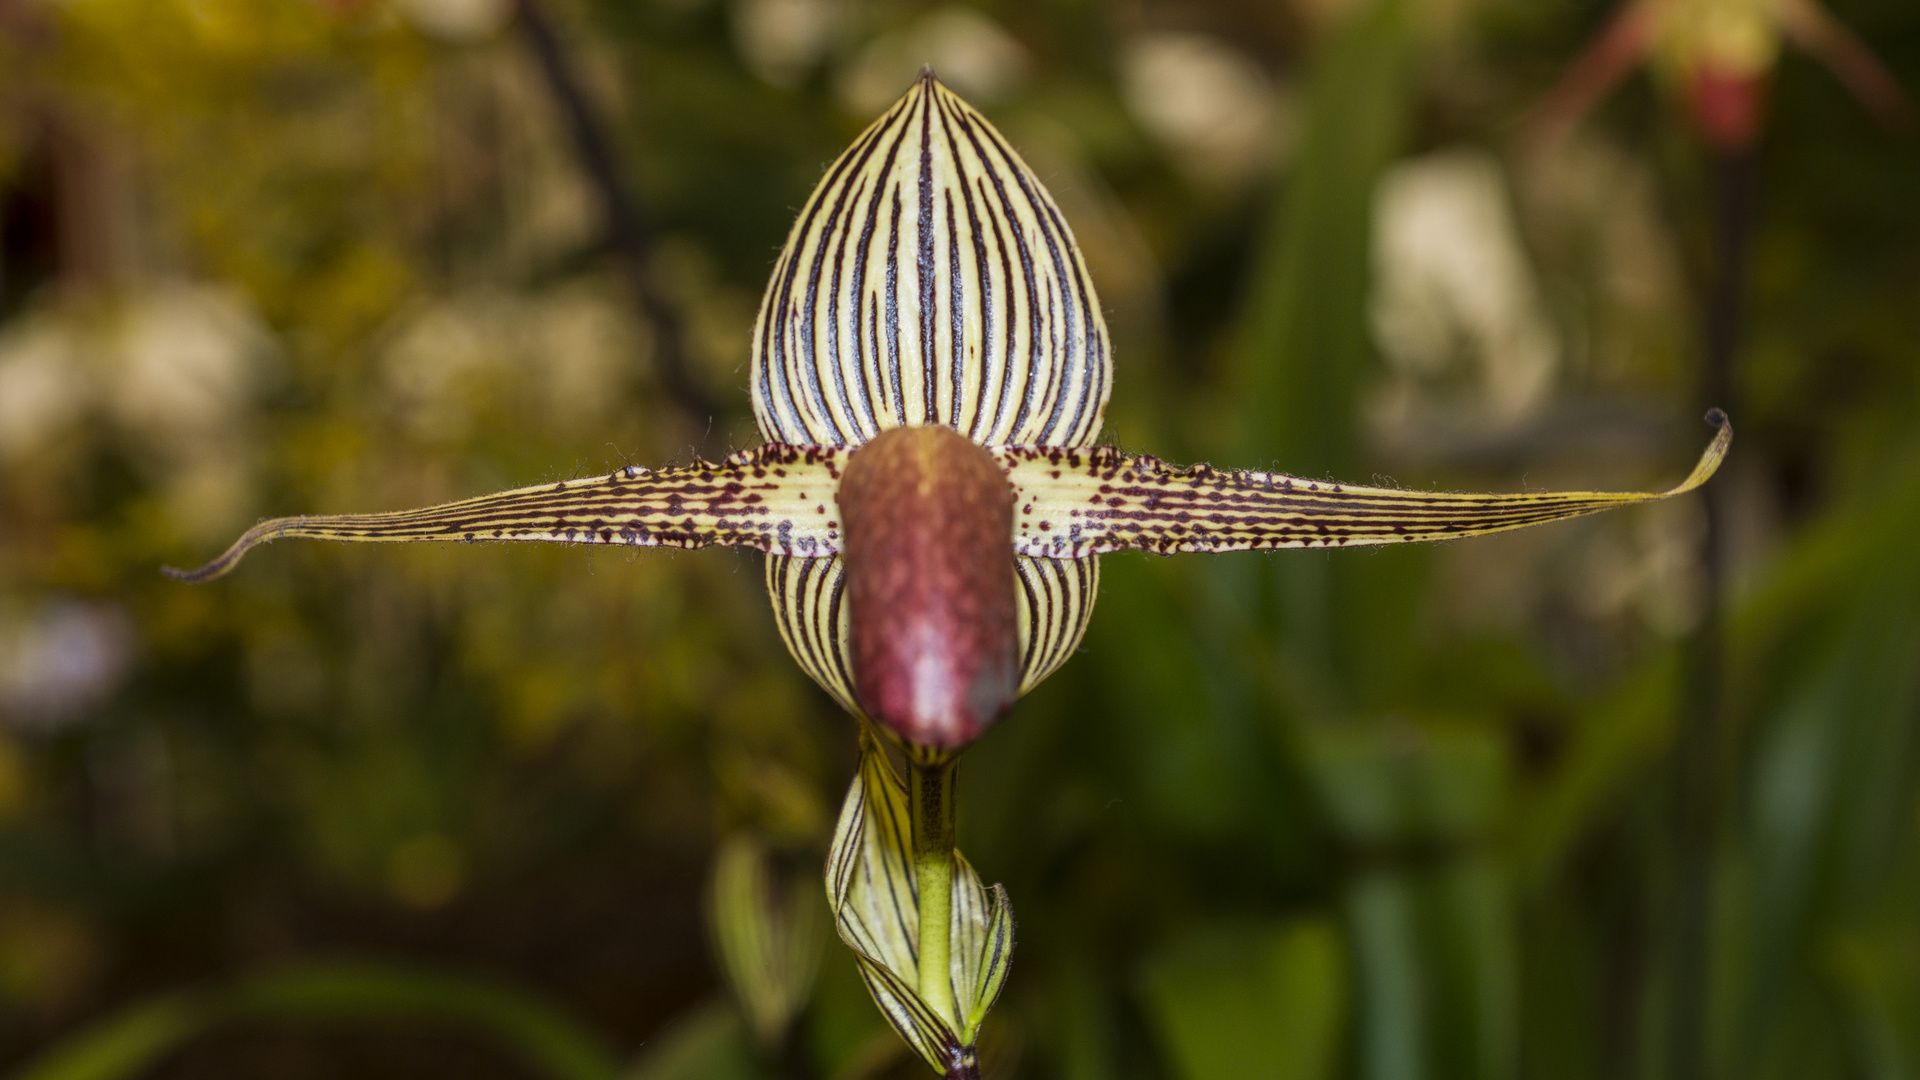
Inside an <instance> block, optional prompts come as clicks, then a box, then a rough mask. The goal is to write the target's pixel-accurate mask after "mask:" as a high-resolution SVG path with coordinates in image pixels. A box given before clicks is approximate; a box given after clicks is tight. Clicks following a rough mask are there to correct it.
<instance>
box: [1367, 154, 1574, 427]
mask: <svg viewBox="0 0 1920 1080" xmlns="http://www.w3.org/2000/svg"><path fill="white" fill-rule="evenodd" d="M1373 260H1374V291H1373V296H1372V319H1373V330H1374V335H1375V337H1376V338H1377V340H1378V341H1379V344H1380V347H1381V349H1382V351H1383V352H1384V353H1385V354H1386V357H1387V360H1388V361H1389V362H1390V363H1391V364H1392V365H1393V366H1394V367H1395V368H1397V369H1398V370H1399V371H1400V372H1401V373H1403V374H1404V375H1407V376H1409V377H1413V378H1430V377H1434V376H1438V375H1442V374H1445V373H1447V372H1448V369H1449V368H1451V367H1453V366H1454V365H1455V364H1456V363H1458V362H1460V361H1463V360H1464V361H1468V362H1477V363H1478V365H1479V369H1480V370H1479V376H1480V377H1479V384H1480V389H1481V395H1482V398H1483V400H1484V402H1485V404H1486V405H1487V406H1488V407H1489V408H1490V409H1491V411H1492V412H1493V413H1494V414H1495V415H1496V416H1497V417H1499V418H1501V419H1505V420H1511V419H1516V418H1518V417H1521V416H1524V415H1526V414H1528V413H1530V412H1531V411H1533V410H1534V409H1536V408H1537V407H1538V406H1540V405H1541V404H1543V403H1544V402H1545V400H1546V397H1547V394H1548V392H1549V391H1550V390H1551V389H1552V387H1553V382H1554V379H1555V376H1556V374H1557V372H1558V369H1559V363H1560V361H1559V357H1560V344H1559V340H1558V337H1557V335H1556V334H1555V333H1554V329H1553V326H1552V324H1551V323H1549V322H1548V320H1547V317H1546V315H1545V313H1544V310H1543V308H1542V305H1541V301H1540V295H1539V289H1538V287H1537V285H1536V284H1535V282H1534V278H1533V273H1532V270H1531V269H1530V267H1529V265H1528V261H1527V256H1526V252H1525V250H1524V249H1523V248H1522V247H1521V243H1520V232H1519V228H1518V227H1517V226H1516V224H1515V223H1514V218H1513V211H1512V207H1511V203H1510V200H1509V198H1508V194H1507V189H1506V184H1505V181H1504V180H1503V179H1502V174H1501V171H1500V165H1499V163H1498V162H1497V161H1496V160H1494V158H1493V157H1492V156H1491V155H1489V154H1486V153H1484V152H1482V151H1478V150H1449V151H1443V152H1440V153H1436V154H1430V155H1428V156H1426V157H1421V158H1416V159H1413V160H1411V161H1407V162H1403V163H1401V164H1399V165H1397V166H1395V167H1394V168H1393V169H1392V170H1391V171H1390V172H1389V173H1388V174H1387V175H1386V177H1384V178H1383V179H1382V180H1381V182H1380V188H1379V190H1378V192H1377V193H1376V195H1375V204H1374V242H1373Z"/></svg>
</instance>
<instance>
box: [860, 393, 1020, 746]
mask: <svg viewBox="0 0 1920 1080" xmlns="http://www.w3.org/2000/svg"><path fill="white" fill-rule="evenodd" d="M836 498H837V499H838V501H839V505H840V518H841V529H842V534H841V535H842V538H843V539H842V545H843V546H842V557H843V558H844V560H845V562H846V569H847V593H848V603H849V605H850V609H849V621H850V623H851V633H852V661H853V677H854V690H855V694H856V696H857V697H858V699H859V702H860V707H861V709H862V710H863V711H865V712H866V714H867V715H868V716H869V717H871V718H872V719H874V720H876V721H878V722H880V723H881V724H883V725H885V726H886V727H887V728H888V729H889V730H891V731H892V732H893V733H894V734H895V735H897V736H899V737H900V739H901V740H903V741H904V742H905V743H906V744H907V745H908V746H909V747H912V748H918V749H921V750H933V751H952V750H957V749H959V748H960V747H962V746H965V745H966V744H968V743H970V742H972V741H973V740H974V739H977V738H979V736H980V735H981V734H982V733H983V732H984V731H986V729H987V728H988V727H989V726H991V725H992V724H993V722H994V721H995V720H997V719H999V718H1000V716H1001V715H1002V714H1004V713H1005V712H1006V711H1007V709H1008V708H1009V707H1010V706H1012V704H1013V702H1014V699H1015V698H1016V697H1017V696H1018V689H1019V666H1018V656H1019V631H1018V618H1019V612H1018V607H1017V603H1016V599H1015V596H1014V588H1015V585H1014V569H1013V542H1012V535H1013V503H1014V493H1013V487H1012V485H1011V483H1009V482H1008V480H1007V476H1006V473H1005V471H1004V470H1002V468H1001V467H1000V463H999V462H998V461H997V460H996V459H995V458H994V456H993V455H992V454H991V453H989V452H988V451H987V450H986V449H985V448H984V447H981V446H980V445H978V444H976V443H974V442H973V441H972V440H970V439H968V438H967V437H966V436H964V435H961V434H960V433H959V432H957V431H954V430H953V429H951V428H947V427H941V426H926V427H903V428H894V429H891V430H889V431H885V432H882V433H881V434H880V435H878V436H877V437H875V438H874V439H873V440H872V441H870V442H868V443H867V444H866V445H864V446H862V447H861V448H860V449H859V450H857V451H855V452H854V454H853V456H852V457H851V458H850V459H849V460H848V462H847V465H846V469H845V472H844V473H843V475H842V477H841V480H840V486H839V491H838V494H837V496H836Z"/></svg>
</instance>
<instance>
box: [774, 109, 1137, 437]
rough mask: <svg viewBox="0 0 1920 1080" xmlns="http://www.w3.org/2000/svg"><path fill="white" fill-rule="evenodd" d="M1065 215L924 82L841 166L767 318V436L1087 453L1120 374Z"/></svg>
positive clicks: (986, 128)
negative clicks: (929, 437)
mask: <svg viewBox="0 0 1920 1080" xmlns="http://www.w3.org/2000/svg"><path fill="white" fill-rule="evenodd" d="M1112 368H1113V362H1112V355H1111V352H1110V349H1109V346H1108V342H1107V328H1106V322H1105V320H1104V318H1103V317H1102V315H1101V312H1100V303H1099V300H1098V298H1097V297H1096V296H1095V294H1094V289H1093V281H1092V279H1091V278H1090V277H1089V276H1088V275H1087V268H1086V264H1085V263H1084V261H1083V260H1082V259H1081V257H1080V250H1079V248H1078V246H1077V245H1076V244H1075V243H1074V240H1073V234H1072V232H1071V231H1070V230H1069V229H1068V228H1067V223H1066V219H1065V218H1063V217H1062V216H1061V214H1060V210H1059V208H1058V207H1056V206H1055V205H1054V203H1053V199H1052V198H1051V197H1050V196H1049V195H1048V194H1047V192H1046V189H1045V188H1043V187H1042V186H1041V184H1040V181H1039V180H1038V179H1037V178H1036V177H1035V176H1034V175H1033V172H1032V170H1030V169H1028V168H1027V166H1026V163H1025V162H1023V161H1021V160H1020V157H1019V155H1018V154H1016V153H1014V151H1013V148H1012V147H1011V146H1010V145H1008V143H1007V141H1006V139H1005V138H1004V137H1003V136H1001V134H1000V133H999V132H998V131H996V130H994V128H993V125H991V124H989V123H988V122H987V120H986V118H985V117H983V116H981V115H980V114H979V113H977V112H975V111H974V110H973V108H972V107H970V106H969V105H967V103H966V102H964V101H961V100H960V99H959V98H958V97H956V96H954V94H953V93H952V92H951V91H949V90H948V89H947V88H946V87H944V86H942V85H940V83H939V82H938V81H937V80H936V79H934V78H933V76H932V74H931V73H926V74H923V75H922V76H921V78H920V80H919V81H918V82H916V83H915V84H914V86H913V88H912V89H911V90H909V91H908V92H907V95H906V96H905V97H903V98H901V99H900V101H898V102H897V103H895V104H894V106H893V107H892V108H891V109H889V110H888V111H887V113H886V115H884V116H882V117H881V118H880V119H879V120H877V121H875V122H874V124H873V126H872V127H869V128H868V129H867V130H866V132H865V133H864V134H862V135H861V136H860V137H859V139H857V140H856V141H855V142H854V144H853V145H852V146H851V147H849V148H848V150H847V151H846V153H844V154H842V155H841V156H840V159H839V160H838V161H836V162H834V163H833V165H832V166H831V167H830V168H829V169H828V170H827V174H826V176H825V178H824V179H823V180H822V181H821V182H820V186H819V187H818V188H816V189H815V190H814V193H813V196H812V197H811V198H810V199H808V200H807V204H806V206H805V208H804V209H802V210H801V212H800V217H799V219H798V220H797V221H796V222H795V223H794V226H793V232H792V234H791V235H790V236H789V237H788V238H787V245H786V248H785V250H783V251H782V252H781V254H780V258H779V261H778V262H777V263H776V264H775V266H774V271H773V277H772V279H771V280H770V281H769V282H768V284H767V292H766V296H765V299H764V300H763V301H762V303H761V307H760V317H759V319H758V321H757V322H756V323H755V325H754V334H753V366H752V375H751V378H752V392H753V410H754V416H755V417H756V418H757V419H758V420H759V423H760V431H761V433H762V434H763V435H765V436H766V438H767V439H768V440H769V441H775V442H788V443H800V444H811V445H817V446H857V445H859V444H860V443H863V442H866V441H867V440H868V439H871V438H872V437H873V436H874V435H876V434H878V433H879V432H880V431H882V430H885V429H887V428H892V427H901V426H907V425H919V424H945V425H946V426H948V427H951V428H953V429H955V430H956V431H959V432H960V433H962V434H964V435H966V436H967V437H968V438H971V439H972V440H973V441H974V442H977V443H980V444H981V445H983V446H989V447H999V446H1008V445H1038V446H1070V447H1080V446H1088V445H1091V444H1092V442H1093V440H1094V439H1095V438H1097V437H1098V435H1099V432H1100V424H1101V417H1102V413H1103V412H1104V411H1105V409H1106V403H1107V393H1108V390H1109V385H1110V382H1111V376H1112Z"/></svg>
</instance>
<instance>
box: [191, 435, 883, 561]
mask: <svg viewBox="0 0 1920 1080" xmlns="http://www.w3.org/2000/svg"><path fill="white" fill-rule="evenodd" d="M846 458H847V452H846V451H844V450H838V449H833V448H825V447H801V446H786V445H782V444H778V443H768V444H766V445H763V446H760V447H757V448H755V449H753V450H743V451H741V452H740V453H737V454H733V455H731V456H729V457H728V458H727V459H726V460H725V461H722V462H719V463H717V464H714V463H709V462H696V463H694V464H692V465H685V466H676V467H674V468H667V469H657V470H649V469H643V468H640V467H639V466H628V467H626V468H623V469H618V470H616V471H614V472H612V473H609V474H607V475H605V476H595V477H589V478H586V479H579V480H562V481H559V482H556V483H551V484H537V485H535V486H533V487H523V488H515V489H514V490H512V491H501V492H496V493H495V494H492V495H481V496H479V497H477V498H472V499H462V500H460V501H459V502H450V503H442V504H440V505H438V506H428V507H423V508H421V509H418V510H398V511H393V512H391V513H382V514H333V515H312V516H302V517H284V518H274V519H272V520H270V521H263V522H261V523H260V524H258V525H255V526H254V527H253V528H251V529H248V530H247V532H246V533H245V534H244V535H243V536H241V537H240V539H238V540H236V541H234V544H233V546H232V547H230V548H228V549H227V550H226V552H225V553H224V554H222V555H221V556H220V557H219V558H217V559H215V560H213V561H212V562H210V563H208V564H206V565H205V566H202V567H200V568H199V569H197V570H184V571H183V570H174V569H172V568H168V569H167V570H166V571H165V572H166V573H167V574H168V575H169V576H171V577H174V578H177V579H179V580H181V581H210V580H212V579H214V578H217V577H220V576H221V575H223V574H225V573H226V572H227V571H229V570H231V569H233V567H234V565H235V564H237V563H238V562H239V561H240V558H241V556H243V555H245V554H246V553H247V552H248V551H249V550H251V549H253V548H255V547H258V546H259V545H261V544H264V543H267V542H268V541H271V540H279V539H282V538H286V537H299V538H302V539H308V540H345V541H353V542H372V543H382V542H384V543H398V542H406V541H416V540H447V541H456V542H471V543H481V542H487V541H495V540H545V541H549V542H554V543H562V544H612V545H623V546H627V547H680V548H699V547H709V546H713V545H732V546H736V547H750V548H756V549H758V550H760V551H767V552H777V553H781V554H792V555H801V556H814V555H832V554H835V553H837V552H838V551H839V549H840V547H839V545H840V515H839V509H838V507H837V506H836V505H835V504H834V491H835V489H836V487H837V486H838V485H839V482H840V470H841V468H842V467H843V466H844V465H845V464H846Z"/></svg>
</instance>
